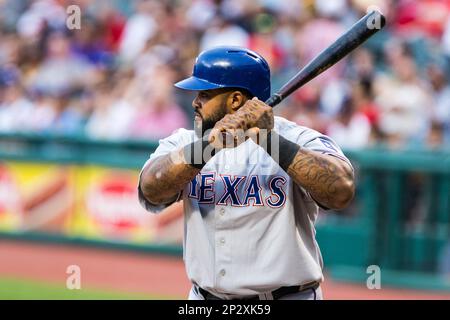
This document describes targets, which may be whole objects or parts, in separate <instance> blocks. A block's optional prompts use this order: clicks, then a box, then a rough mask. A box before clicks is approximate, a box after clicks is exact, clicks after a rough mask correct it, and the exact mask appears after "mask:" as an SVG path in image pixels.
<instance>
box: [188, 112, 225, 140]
mask: <svg viewBox="0 0 450 320" xmlns="http://www.w3.org/2000/svg"><path fill="white" fill-rule="evenodd" d="M226 114H227V112H226V106H225V104H223V105H221V106H220V108H217V111H216V112H215V113H213V114H211V115H210V116H209V117H208V118H204V117H203V116H201V120H200V119H195V120H194V130H195V134H196V135H197V137H199V138H201V137H203V136H204V135H205V134H206V133H208V132H207V131H209V130H211V129H212V128H214V126H215V125H216V122H217V121H219V120H221V119H222V118H223V117H225V115H226ZM198 120H200V121H198Z"/></svg>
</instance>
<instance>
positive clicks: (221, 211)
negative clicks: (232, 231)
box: [219, 208, 225, 216]
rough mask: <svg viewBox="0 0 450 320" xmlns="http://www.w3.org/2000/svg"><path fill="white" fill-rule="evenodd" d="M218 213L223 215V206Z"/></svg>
mask: <svg viewBox="0 0 450 320" xmlns="http://www.w3.org/2000/svg"><path fill="white" fill-rule="evenodd" d="M219 214H220V215H221V216H223V215H224V214H225V209H224V208H220V210H219Z"/></svg>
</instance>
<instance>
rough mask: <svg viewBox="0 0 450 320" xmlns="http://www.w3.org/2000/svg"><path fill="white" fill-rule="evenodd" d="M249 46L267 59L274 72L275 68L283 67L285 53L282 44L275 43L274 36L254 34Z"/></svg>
mask: <svg viewBox="0 0 450 320" xmlns="http://www.w3.org/2000/svg"><path fill="white" fill-rule="evenodd" d="M248 47H249V49H251V50H253V51H256V52H258V53H259V54H260V55H262V56H263V57H264V58H265V59H266V61H267V63H268V64H269V66H270V69H271V70H272V72H273V70H277V69H278V68H280V67H282V64H283V60H284V58H285V53H284V52H283V50H282V49H281V48H280V46H278V45H277V44H276V43H275V41H274V37H273V36H271V35H265V34H252V35H251V36H250V39H249V41H248Z"/></svg>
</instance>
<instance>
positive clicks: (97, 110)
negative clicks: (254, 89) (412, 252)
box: [0, 0, 450, 149]
mask: <svg viewBox="0 0 450 320" xmlns="http://www.w3.org/2000/svg"><path fill="white" fill-rule="evenodd" d="M71 5H78V6H79V8H80V9H81V10H80V12H81V24H80V27H81V28H80V29H73V30H70V28H68V27H67V24H66V22H67V19H68V17H69V16H70V15H71V14H72V12H69V13H68V11H67V8H68V7H69V6H71ZM371 5H375V6H377V7H378V8H379V9H380V10H381V11H382V12H383V14H385V16H386V17H387V21H388V26H387V27H386V28H385V30H384V31H383V32H380V33H379V34H377V35H376V36H374V37H373V38H371V39H370V40H369V41H367V42H366V43H365V44H364V46H363V47H361V48H360V49H358V50H356V51H354V53H352V54H351V55H350V56H349V57H347V58H346V59H345V60H343V61H341V62H340V63H338V64H337V65H336V66H334V67H333V68H331V69H329V70H328V71H326V72H325V73H324V74H322V75H321V76H319V77H318V78H317V79H315V80H313V81H312V82H310V83H309V84H307V85H306V86H304V87H303V88H302V89H300V90H298V91H297V92H295V94H293V95H292V97H290V98H289V99H287V100H286V101H285V102H283V104H282V105H280V107H277V109H276V113H277V114H279V115H282V116H284V117H286V118H288V119H290V120H292V121H295V122H296V123H298V124H300V125H304V126H308V127H311V128H313V129H316V130H319V131H321V132H323V133H325V134H328V135H329V136H331V137H332V138H333V139H335V140H336V142H337V143H338V144H339V145H341V146H342V147H343V148H347V149H350V148H356V149H357V148H365V147H370V146H374V145H383V146H387V147H389V148H395V149H401V148H408V147H414V148H418V147H423V148H433V149H434V148H448V147H449V146H450V82H449V81H450V78H449V77H450V0H422V1H412V0H398V1H395V0H372V1H368V0H333V1H326V0H283V1H277V0H192V1H188V0H160V1H156V0H154V1H152V0H145V1H143V0H135V1H125V0H122V1H121V0H93V1H88V0H79V1H75V0H72V1H68V0H36V1H30V0H2V1H0V133H16V132H31V133H39V134H58V135H69V136H70V135H74V136H80V135H85V136H87V137H91V138H94V139H114V140H127V139H145V140H156V139H159V138H161V137H165V136H167V135H169V134H171V133H172V132H173V131H174V130H175V129H177V128H179V127H185V128H192V119H193V118H192V115H193V111H192V107H191V102H192V98H193V94H192V93H189V92H181V91H180V90H176V89H174V87H173V83H174V82H175V81H177V80H179V79H181V78H184V77H186V76H188V75H189V74H190V73H191V72H192V66H193V63H194V60H195V57H196V56H197V55H198V53H199V52H200V51H202V50H205V49H208V48H211V47H214V46H217V45H238V46H246V47H249V48H251V49H253V50H255V51H257V52H259V53H260V54H262V55H263V56H264V57H265V58H266V59H267V61H268V62H269V64H270V66H271V72H272V85H273V88H272V91H273V92H274V91H275V90H276V89H278V88H279V87H280V86H281V85H282V84H283V83H284V81H286V80H287V79H289V78H290V77H291V76H292V75H293V74H295V73H296V72H297V71H298V70H299V67H300V66H303V65H305V64H306V63H307V62H308V61H310V60H311V59H312V58H313V57H314V56H315V55H316V54H318V53H319V52H320V51H321V50H323V49H324V48H326V47H327V46H328V45H329V44H331V43H332V42H333V41H334V40H335V39H336V38H338V37H339V36H340V35H341V34H342V33H343V32H344V31H345V30H347V29H348V28H349V27H350V26H351V25H352V24H353V23H355V22H356V21H357V20H358V19H359V18H360V17H362V16H363V15H364V14H365V13H366V11H367V9H368V8H369V7H370V6H371Z"/></svg>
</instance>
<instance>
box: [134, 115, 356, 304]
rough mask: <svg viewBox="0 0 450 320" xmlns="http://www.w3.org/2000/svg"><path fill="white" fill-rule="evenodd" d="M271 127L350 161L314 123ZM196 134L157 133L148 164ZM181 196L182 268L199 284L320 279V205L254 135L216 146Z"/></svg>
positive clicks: (282, 122) (214, 288) (213, 288)
mask: <svg viewBox="0 0 450 320" xmlns="http://www.w3.org/2000/svg"><path fill="white" fill-rule="evenodd" d="M274 130H275V131H276V132H277V133H279V134H280V135H282V136H283V137H284V138H286V139H288V140H290V141H292V142H294V143H297V144H298V145H300V146H301V147H303V148H306V149H309V150H314V151H318V152H321V153H325V154H329V155H332V156H336V157H338V158H340V159H343V160H344V161H347V162H348V163H350V162H349V161H348V159H347V158H345V156H344V154H343V153H342V151H341V150H340V148H339V147H338V146H337V145H336V144H335V143H334V142H333V141H332V140H331V139H330V138H329V137H327V136H325V135H322V134H320V133H319V132H317V131H315V130H312V129H309V128H305V127H302V126H299V125H297V124H295V123H293V122H290V121H288V120H286V119H284V118H281V117H275V125H274ZM196 139H198V138H197V137H196V135H195V133H194V131H192V130H185V129H179V130H177V131H176V132H175V133H174V134H173V135H171V136H170V137H168V138H166V139H163V140H160V143H159V147H158V148H157V149H156V151H155V152H154V153H153V154H152V155H151V156H150V159H149V160H148V161H147V163H146V164H145V166H146V165H151V162H152V160H153V159H155V158H157V157H160V156H163V155H166V154H168V153H170V152H171V151H174V150H176V149H179V148H181V147H183V146H185V145H187V144H189V143H191V142H193V141H195V140H196ZM280 152H283V151H282V150H280ZM178 199H183V203H184V226H185V228H184V241H183V249H184V251H183V258H184V261H185V265H186V272H187V275H188V278H189V279H190V280H191V281H192V282H193V283H195V284H197V285H198V286H200V287H202V288H203V289H205V290H208V291H209V292H211V293H212V294H214V295H216V296H218V297H221V298H223V299H228V298H236V297H239V296H242V295H254V294H262V293H264V292H269V291H272V290H275V289H278V288H279V287H281V286H293V285H299V284H304V283H307V282H311V281H314V280H319V281H322V279H323V275H322V256H321V253H320V249H319V246H318V244H317V242H316V240H315V228H314V223H315V221H316V218H317V215H318V209H319V208H318V205H317V203H316V202H315V201H314V200H313V199H312V198H311V196H310V195H309V193H308V192H306V191H305V190H304V189H303V188H302V187H300V186H299V185H297V184H296V183H294V182H293V180H292V179H291V178H290V177H289V175H288V174H287V173H286V172H285V171H284V170H283V169H282V168H281V167H280V166H279V165H278V164H277V163H276V162H275V161H274V160H273V158H272V157H271V156H269V155H268V154H267V152H266V151H265V150H264V149H262V148H261V147H260V146H258V145H257V144H255V143H254V142H253V141H252V140H251V139H248V140H247V141H246V142H244V143H242V144H241V145H239V146H238V147H236V148H229V149H223V150H221V151H219V152H218V153H217V154H216V155H215V156H214V157H213V158H212V159H211V160H210V161H208V163H207V164H206V165H205V166H204V167H203V169H202V170H201V171H200V173H199V174H198V175H197V176H196V177H195V178H194V179H193V180H192V181H191V182H190V183H189V184H187V185H186V186H185V187H184V189H183V190H182V191H181V192H180V194H179V197H178ZM139 200H140V202H141V204H142V205H143V206H144V208H146V209H147V210H148V211H151V212H158V211H160V210H162V209H163V208H164V207H165V206H154V205H152V204H151V203H149V202H148V201H147V200H146V199H145V198H144V197H143V195H142V192H141V191H140V190H139Z"/></svg>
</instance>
